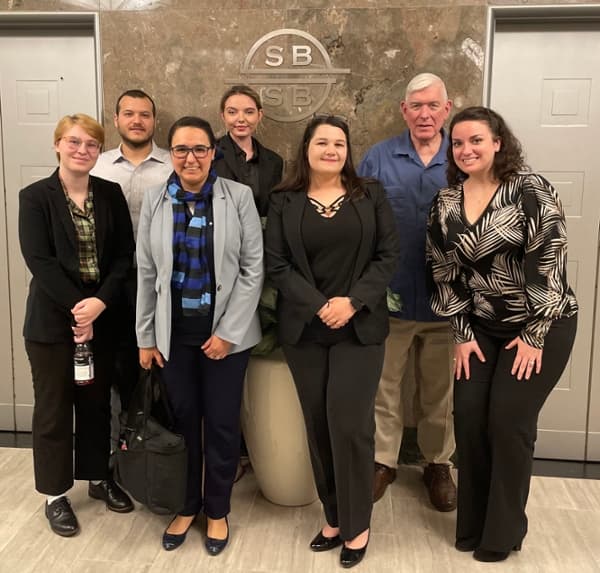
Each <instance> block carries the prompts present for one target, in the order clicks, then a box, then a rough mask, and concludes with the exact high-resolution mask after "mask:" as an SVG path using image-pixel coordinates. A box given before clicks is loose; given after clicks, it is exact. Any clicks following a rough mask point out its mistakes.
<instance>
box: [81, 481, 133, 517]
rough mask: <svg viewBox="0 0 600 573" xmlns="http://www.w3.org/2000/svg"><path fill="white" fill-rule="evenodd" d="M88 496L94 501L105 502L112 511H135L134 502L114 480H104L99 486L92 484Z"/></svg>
mask: <svg viewBox="0 0 600 573" xmlns="http://www.w3.org/2000/svg"><path fill="white" fill-rule="evenodd" d="M88 495H89V496H90V497H93V498H94V499H100V500H102V501H104V502H105V503H106V507H107V509H110V511H116V512H117V513H129V512H130V511H133V502H132V501H131V499H129V496H128V495H127V494H126V493H125V492H124V491H123V490H122V489H121V488H120V487H119V486H118V485H117V484H116V483H115V481H114V480H113V479H110V478H109V479H105V480H102V481H101V482H100V483H99V484H98V485H94V484H93V483H92V482H90V485H89V487H88Z"/></svg>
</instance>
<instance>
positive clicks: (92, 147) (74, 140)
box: [61, 137, 102, 155]
mask: <svg viewBox="0 0 600 573" xmlns="http://www.w3.org/2000/svg"><path fill="white" fill-rule="evenodd" d="M61 139H62V140H63V141H64V142H65V144H66V146H67V149H69V150H70V151H77V150H78V149H79V148H80V147H81V146H82V145H83V146H84V147H85V150H86V151H87V152H88V153H89V154H90V155H94V154H95V153H98V152H99V151H100V148H101V147H102V144H101V143H99V142H98V141H96V140H95V139H88V140H87V141H84V140H83V139H79V137H61Z"/></svg>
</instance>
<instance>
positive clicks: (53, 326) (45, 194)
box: [19, 169, 135, 343]
mask: <svg viewBox="0 0 600 573" xmlns="http://www.w3.org/2000/svg"><path fill="white" fill-rule="evenodd" d="M90 180H91V183H92V191H93V193H94V218H95V222H96V248H97V251H98V264H99V267H100V282H99V284H98V285H97V286H96V287H92V288H90V287H89V286H85V285H84V284H83V283H82V281H81V279H80V277H79V256H78V252H77V235H76V231H75V225H74V223H73V220H72V218H71V214H70V211H69V207H68V205H67V201H66V199H65V194H64V191H63V189H62V186H61V184H60V180H59V178H58V169H57V170H56V171H55V172H54V173H53V174H52V175H51V176H50V177H48V178H46V179H41V180H40V181H36V182H35V183H32V184H31V185H29V186H28V187H25V188H24V189H22V190H21V192H20V193H19V241H20V244H21V252H22V253H23V257H24V258H25V263H26V264H27V267H28V268H29V270H30V271H31V274H32V275H33V277H32V279H31V283H30V285H29V295H28V297H27V307H26V311H25V325H24V327H23V335H24V336H25V338H26V339H27V340H32V341H35V342H45V343H56V342H64V341H72V340H73V332H72V330H71V319H72V314H71V308H73V306H74V305H75V304H76V303H77V302H79V301H80V300H81V299H83V298H86V297H89V296H96V297H98V298H99V299H101V300H102V301H103V302H104V303H105V304H106V307H107V308H106V309H105V310H104V312H102V314H101V315H100V316H99V317H98V319H97V320H96V322H95V323H94V338H96V335H97V334H99V333H100V334H101V333H103V332H104V333H106V332H108V331H109V329H111V328H112V327H114V326H115V325H116V324H118V316H119V315H120V314H121V313H120V312H119V309H120V308H121V307H120V305H121V303H122V302H123V301H124V298H123V296H124V288H123V285H124V281H125V277H126V275H127V273H128V271H129V269H130V268H131V266H132V262H133V253H134V249H135V246H134V242H133V230H132V227H131V217H130V216H129V210H128V208H127V203H126V201H125V197H124V196H123V193H122V192H121V188H120V186H119V185H118V184H117V183H112V182H111V181H106V180H104V179H100V178H98V177H93V176H90ZM113 335H114V332H113Z"/></svg>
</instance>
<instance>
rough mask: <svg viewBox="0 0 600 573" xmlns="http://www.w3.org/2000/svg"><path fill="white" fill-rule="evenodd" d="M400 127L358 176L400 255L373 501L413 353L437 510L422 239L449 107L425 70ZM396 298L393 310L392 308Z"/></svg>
mask: <svg viewBox="0 0 600 573" xmlns="http://www.w3.org/2000/svg"><path fill="white" fill-rule="evenodd" d="M400 107H401V111H402V116H403V117H404V120H405V122H406V124H407V126H408V129H407V130H406V131H404V132H403V133H402V134H400V135H399V136H397V137H392V138H391V139H387V140H385V141H382V142H380V143H378V144H377V145H375V146H373V147H372V148H371V149H370V150H369V151H368V152H367V154H366V155H365V157H364V159H363V160H362V163H361V164H360V167H359V173H360V175H363V176H365V177H374V178H376V179H379V180H380V181H381V183H382V184H383V186H384V187H385V190H386V192H387V197H388V199H389V201H390V203H391V205H392V209H393V211H394V214H395V216H396V222H397V224H398V231H399V233H400V237H401V245H402V250H401V253H400V260H399V265H398V270H397V272H396V274H395V276H394V278H393V279H392V283H391V284H390V291H391V294H392V296H390V297H389V299H388V300H390V302H391V304H390V335H389V337H388V339H387V342H386V349H385V363H384V367H383V373H382V377H381V381H380V385H379V391H378V393H377V399H376V405H375V420H376V425H377V430H376V434H375V480H374V484H373V498H374V500H375V501H377V499H379V498H380V497H381V496H382V495H383V493H384V492H385V489H386V487H387V485H388V484H390V483H391V482H392V481H394V479H395V478H396V468H397V460H398V454H399V450H400V444H401V442H402V431H403V426H404V425H403V420H402V411H403V405H402V389H401V384H402V380H403V378H404V374H405V371H406V369H407V363H408V359H409V354H410V351H411V349H412V350H413V351H414V355H415V366H416V371H415V381H416V385H417V392H416V399H417V404H416V406H417V407H416V411H417V413H418V419H417V431H418V443H419V447H420V448H421V451H422V453H423V455H424V457H425V459H426V460H427V462H428V464H427V466H426V467H425V472H424V474H423V479H424V481H425V484H426V486H427V489H428V491H429V498H430V500H431V502H432V504H433V505H434V506H435V507H436V509H438V510H439V511H451V510H453V509H454V508H455V507H456V487H455V485H454V482H453V481H452V477H451V475H450V465H449V464H450V461H449V458H450V456H451V455H452V453H453V451H454V433H453V424H452V352H453V344H452V336H451V333H450V328H449V325H448V323H447V322H444V321H441V320H440V319H439V318H437V317H436V316H435V315H434V314H433V312H432V310H431V307H430V305H429V295H428V292H427V287H426V279H425V236H426V231H427V218H428V214H429V207H430V205H431V201H432V199H433V197H434V196H435V194H436V193H437V191H438V189H440V188H441V187H445V186H446V185H447V182H446V165H447V160H446V153H447V149H448V137H447V135H446V133H445V132H444V130H443V128H442V126H443V125H444V122H445V121H446V119H447V118H448V115H449V113H450V109H451V107H452V102H451V101H450V100H448V96H447V92H446V87H445V86H444V82H443V81H442V80H441V79H440V78H439V77H437V76H435V75H433V74H429V73H424V74H419V75H417V76H416V77H414V78H413V79H412V80H411V81H410V82H409V84H408V86H407V88H406V97H405V100H404V101H402V103H401V106H400ZM393 295H399V297H400V300H401V308H400V307H399V306H397V305H396V304H395V301H396V300H397V297H394V296H393Z"/></svg>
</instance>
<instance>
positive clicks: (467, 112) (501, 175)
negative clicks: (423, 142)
mask: <svg viewBox="0 0 600 573" xmlns="http://www.w3.org/2000/svg"><path fill="white" fill-rule="evenodd" d="M463 121H481V122H483V123H485V124H487V125H488V127H489V128H490V131H491V132H492V136H493V137H494V139H499V140H500V149H499V150H498V151H497V152H496V155H495V156H494V164H493V165H492V173H493V174H494V177H495V178H496V179H497V180H498V181H501V182H502V181H506V180H507V179H510V178H511V177H512V176H513V175H515V174H516V173H518V172H519V171H523V170H525V169H527V165H526V164H525V158H524V157H523V150H522V148H521V144H520V143H519V140H518V139H517V138H516V137H515V136H514V134H513V132H512V131H511V130H510V128H509V127H508V125H507V124H506V122H505V121H504V119H503V118H502V116H501V115H500V114H498V113H496V112H495V111H494V110H492V109H490V108H487V107H481V106H475V107H467V108H465V109H463V110H462V111H460V112H459V113H457V114H456V115H455V116H454V117H453V118H452V121H451V122H450V129H449V130H448V133H449V134H450V145H449V146H448V171H447V174H448V185H457V184H458V183H460V182H461V181H464V180H465V179H466V178H467V175H466V174H465V173H463V172H462V171H461V170H460V169H459V168H458V167H457V165H456V163H455V162H454V156H453V155H452V130H453V129H454V126H455V125H457V124H459V123H462V122H463Z"/></svg>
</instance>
